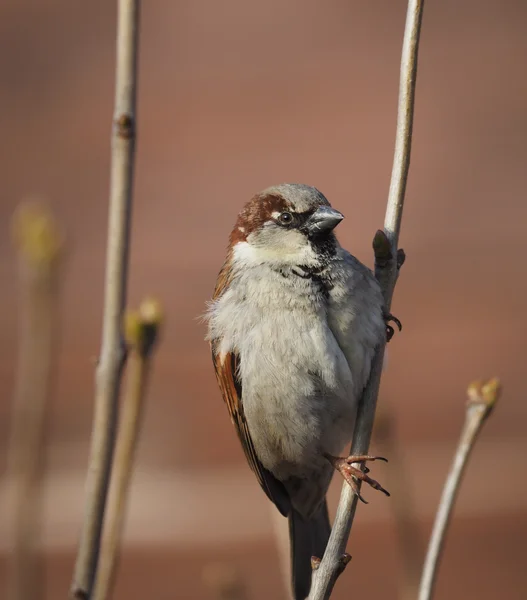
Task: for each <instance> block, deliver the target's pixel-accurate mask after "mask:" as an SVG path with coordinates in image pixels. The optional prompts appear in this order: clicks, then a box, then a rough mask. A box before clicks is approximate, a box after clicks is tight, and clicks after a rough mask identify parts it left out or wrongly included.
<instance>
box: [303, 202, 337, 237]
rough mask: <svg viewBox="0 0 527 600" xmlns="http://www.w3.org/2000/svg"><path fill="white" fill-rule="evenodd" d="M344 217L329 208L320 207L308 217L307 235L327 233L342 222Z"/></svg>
mask: <svg viewBox="0 0 527 600" xmlns="http://www.w3.org/2000/svg"><path fill="white" fill-rule="evenodd" d="M343 218H344V215H343V214H342V213H341V212H339V211H338V210H335V209H334V208H331V207H330V206H320V207H319V208H317V210H316V211H315V212H314V213H313V214H312V215H311V217H309V219H308V221H307V223H306V226H307V229H308V231H309V233H311V234H314V235H316V234H317V233H329V232H330V231H332V230H333V229H335V227H336V226H337V225H338V224H339V223H340V222H341V221H342V219H343Z"/></svg>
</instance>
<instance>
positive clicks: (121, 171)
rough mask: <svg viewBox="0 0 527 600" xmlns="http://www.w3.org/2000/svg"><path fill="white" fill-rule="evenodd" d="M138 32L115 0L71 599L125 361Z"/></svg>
mask: <svg viewBox="0 0 527 600" xmlns="http://www.w3.org/2000/svg"><path fill="white" fill-rule="evenodd" d="M138 29H139V0H119V1H118V25H117V67H116V89H115V112H114V119H113V134H112V167H111V183H110V205H109V220H108V242H107V243H108V247H107V255H106V280H105V298H104V314H103V330H102V344H101V353H100V357H99V363H98V367H97V373H96V377H95V414H94V419H93V426H92V440H91V448H90V458H89V471H88V480H87V484H86V508H85V518H84V522H83V526H82V532H81V540H80V545H79V550H78V554H77V561H76V564H75V573H74V578H73V583H72V589H71V595H72V597H73V598H80V599H82V598H89V596H90V592H91V588H92V585H93V580H94V577H95V571H96V568H97V555H98V551H99V544H100V538H101V531H102V526H103V519H104V509H105V504H106V496H107V492H108V482H109V477H110V471H111V460H112V452H113V444H114V436H115V426H116V420H117V401H118V396H119V387H120V380H121V374H122V367H123V363H124V358H125V352H124V347H123V342H122V339H121V321H122V313H123V308H124V306H125V300H126V282H127V276H128V258H129V237H130V219H131V212H132V184H133V172H134V155H135V137H136V123H135V114H136V88H137V75H136V74H137V52H138V43H139V32H138Z"/></svg>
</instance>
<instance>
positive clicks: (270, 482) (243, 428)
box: [211, 262, 290, 516]
mask: <svg viewBox="0 0 527 600" xmlns="http://www.w3.org/2000/svg"><path fill="white" fill-rule="evenodd" d="M227 265H228V262H226V263H225V265H224V266H223V268H222V270H221V271H220V274H219V275H218V281H217V283H216V289H215V291H214V296H213V299H217V298H218V297H219V296H221V294H222V293H223V291H224V290H225V287H226V286H227V285H228V283H229V281H230V280H231V272H230V269H229V268H228V266H227ZM211 349H212V360H213V363H214V370H215V372H216V379H217V381H218V385H219V387H220V390H221V394H222V396H223V400H224V401H225V404H226V405H227V409H228V411H229V414H230V417H231V421H232V422H233V424H234V426H235V428H236V432H237V434H238V438H239V439H240V442H241V445H242V448H243V451H244V452H245V456H246V458H247V462H248V463H249V466H250V467H251V469H252V471H253V472H254V474H255V475H256V478H257V479H258V483H259V484H260V486H261V487H262V489H263V491H264V492H265V493H266V495H267V497H268V498H269V499H270V500H271V501H272V502H274V504H275V505H276V507H277V508H278V510H279V511H280V512H281V513H282V514H283V515H284V516H287V515H288V514H289V511H290V502H289V496H288V494H287V492H286V490H285V488H284V486H283V484H282V483H281V482H280V481H279V480H278V479H276V477H274V475H273V474H272V473H271V472H270V471H268V470H267V469H265V468H264V467H263V466H262V464H261V463H260V461H259V460H258V456H257V455H256V450H255V448H254V444H253V442H252V439H251V434H250V432H249V426H248V424H247V421H246V419H245V414H244V411H243V403H242V383H241V380H240V377H239V374H238V364H239V357H238V355H237V354H236V353H234V352H229V353H228V354H224V355H220V354H219V353H218V352H217V351H216V350H217V349H216V348H215V344H214V343H212V344H211Z"/></svg>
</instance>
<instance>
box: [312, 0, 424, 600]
mask: <svg viewBox="0 0 527 600" xmlns="http://www.w3.org/2000/svg"><path fill="white" fill-rule="evenodd" d="M423 5H424V0H409V2H408V12H407V15H406V25H405V32H404V41H403V50H402V58H401V75H400V86H399V106H398V114H397V132H396V140H395V153H394V162H393V169H392V177H391V183H390V192H389V195H388V203H387V209H386V217H385V221H384V233H383V232H380V231H379V232H377V234H376V236H375V239H374V251H375V274H376V276H377V278H378V280H379V283H380V285H381V288H382V291H383V295H384V300H385V308H386V310H387V312H389V310H390V306H391V301H392V296H393V291H394V287H395V283H396V280H397V274H398V268H397V267H398V264H397V263H398V261H399V255H398V251H397V247H398V241H399V232H400V228H401V219H402V213H403V205H404V196H405V191H406V181H407V177H408V169H409V166H410V150H411V142H412V123H413V112H414V99H415V83H416V77H417V55H418V47H419V34H420V31H421V20H422V14H423ZM383 358H384V344H383V345H381V347H380V348H379V349H378V351H377V353H376V355H375V358H374V361H373V364H372V369H371V373H370V380H369V382H368V385H367V386H366V389H365V390H364V394H363V397H362V400H361V403H360V405H359V407H358V411H357V420H356V423H355V428H354V431H353V442H352V445H351V451H350V454H354V455H358V454H367V453H368V448H369V445H370V438H371V433H372V429H373V422H374V418H375V408H376V405H377V396H378V393H379V385H380V379H381V372H382V363H383ZM354 466H356V467H357V468H360V465H354ZM359 489H360V483H359ZM356 508H357V496H356V495H355V494H354V493H353V491H352V489H351V487H350V486H349V485H348V484H347V483H345V484H344V485H343V487H342V492H341V496H340V501H339V505H338V508H337V514H336V516H335V521H334V524H333V528H332V531H331V536H330V538H329V542H328V546H327V549H326V552H325V553H324V557H323V558H322V561H321V562H320V565H319V566H318V568H317V569H316V570H315V571H314V572H313V581H312V586H311V592H310V594H309V600H322V599H323V600H327V599H328V598H329V597H330V596H331V592H332V590H333V586H334V585H335V582H336V580H337V578H338V576H339V575H340V573H341V572H342V571H343V568H344V567H345V564H346V561H343V556H344V555H345V552H346V545H347V541H348V538H349V534H350V531H351V526H352V524H353V519H354V516H355V510H356Z"/></svg>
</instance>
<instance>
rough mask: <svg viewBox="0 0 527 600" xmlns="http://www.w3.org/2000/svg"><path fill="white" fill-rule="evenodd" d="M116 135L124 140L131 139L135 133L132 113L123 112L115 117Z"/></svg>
mask: <svg viewBox="0 0 527 600" xmlns="http://www.w3.org/2000/svg"><path fill="white" fill-rule="evenodd" d="M115 128H116V133H117V136H118V137H120V138H122V139H124V140H131V139H132V138H133V137H134V135H135V121H134V118H133V116H132V115H130V114H128V113H123V114H122V115H120V116H119V117H117V119H115Z"/></svg>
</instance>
